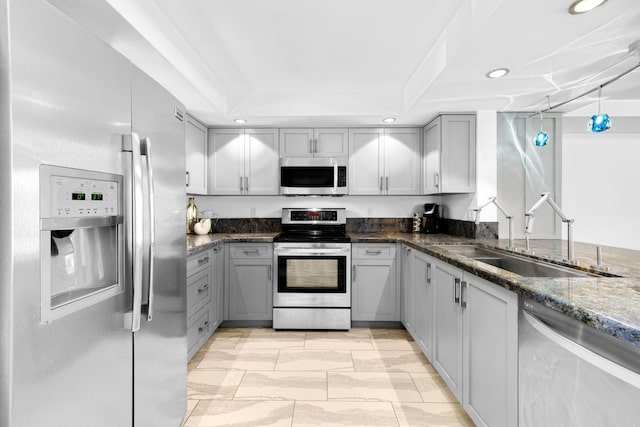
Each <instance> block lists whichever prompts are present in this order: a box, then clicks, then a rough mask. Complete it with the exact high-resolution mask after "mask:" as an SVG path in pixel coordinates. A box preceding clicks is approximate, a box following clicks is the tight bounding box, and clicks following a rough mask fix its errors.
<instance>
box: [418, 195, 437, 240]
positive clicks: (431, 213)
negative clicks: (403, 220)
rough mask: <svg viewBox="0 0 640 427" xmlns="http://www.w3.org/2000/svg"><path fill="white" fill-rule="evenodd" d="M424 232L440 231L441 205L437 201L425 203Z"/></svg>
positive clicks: (423, 215)
mask: <svg viewBox="0 0 640 427" xmlns="http://www.w3.org/2000/svg"><path fill="white" fill-rule="evenodd" d="M420 230H421V231H422V232H423V233H428V234H435V233H439V232H440V207H439V206H438V205H437V204H436V203H425V204H424V213H423V214H422V227H421V228H420Z"/></svg>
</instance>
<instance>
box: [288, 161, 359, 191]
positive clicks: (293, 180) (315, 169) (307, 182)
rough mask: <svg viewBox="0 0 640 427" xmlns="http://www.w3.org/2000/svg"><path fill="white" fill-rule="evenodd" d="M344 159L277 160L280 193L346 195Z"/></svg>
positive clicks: (345, 164) (345, 165) (345, 162)
mask: <svg viewBox="0 0 640 427" xmlns="http://www.w3.org/2000/svg"><path fill="white" fill-rule="evenodd" d="M347 163H348V160H347V159H346V158H329V157H307V158H300V157H287V158H282V159H280V194H282V195H285V196H343V195H345V194H347V192H348V187H347Z"/></svg>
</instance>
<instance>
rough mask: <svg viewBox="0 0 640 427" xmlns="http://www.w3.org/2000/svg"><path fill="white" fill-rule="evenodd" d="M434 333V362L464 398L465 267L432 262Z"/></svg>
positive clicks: (450, 386) (444, 378) (449, 383)
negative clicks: (461, 300) (463, 326)
mask: <svg viewBox="0 0 640 427" xmlns="http://www.w3.org/2000/svg"><path fill="white" fill-rule="evenodd" d="M433 278H434V285H435V286H434V292H433V300H434V308H433V315H434V325H435V328H434V335H433V350H434V351H433V359H432V363H433V366H434V367H435V368H436V370H437V371H438V372H439V373H440V376H441V377H442V379H443V380H444V381H445V382H446V383H447V385H448V386H449V388H450V389H451V391H452V392H453V394H454V395H455V396H456V398H457V399H458V400H459V401H460V402H462V307H461V305H460V293H461V283H462V271H461V270H458V269H457V268H455V267H451V266H450V265H449V264H446V263H443V262H434V263H433Z"/></svg>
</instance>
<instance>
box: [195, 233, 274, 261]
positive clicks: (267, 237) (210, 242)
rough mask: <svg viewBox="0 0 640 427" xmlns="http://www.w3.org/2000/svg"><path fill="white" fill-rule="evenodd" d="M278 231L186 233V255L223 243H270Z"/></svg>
mask: <svg viewBox="0 0 640 427" xmlns="http://www.w3.org/2000/svg"><path fill="white" fill-rule="evenodd" d="M278 234H279V233H213V234H202V235H197V234H188V235H187V256H190V255H193V254H194V253H196V252H200V251H204V250H206V249H209V248H213V247H216V246H220V245H221V244H223V243H226V242H228V243H271V242H273V238H274V237H275V236H277V235H278Z"/></svg>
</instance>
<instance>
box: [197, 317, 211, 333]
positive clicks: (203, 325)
mask: <svg viewBox="0 0 640 427" xmlns="http://www.w3.org/2000/svg"><path fill="white" fill-rule="evenodd" d="M206 329H209V321H208V320H207V321H206V322H204V323H203V324H202V325H200V327H199V328H198V332H203V331H204V330H206Z"/></svg>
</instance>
